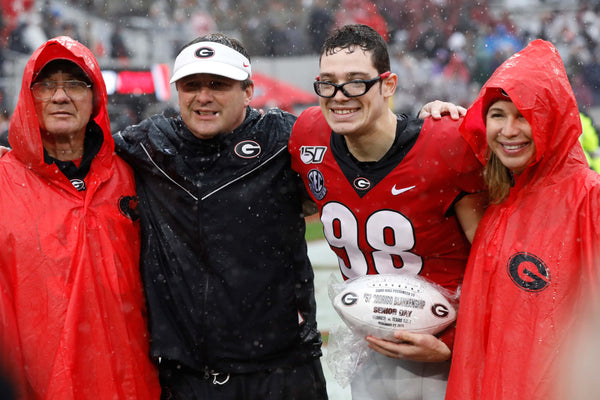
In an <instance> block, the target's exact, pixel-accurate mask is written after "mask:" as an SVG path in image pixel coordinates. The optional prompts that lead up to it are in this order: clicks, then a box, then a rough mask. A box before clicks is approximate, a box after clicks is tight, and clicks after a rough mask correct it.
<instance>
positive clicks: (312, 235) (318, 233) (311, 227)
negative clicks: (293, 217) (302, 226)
mask: <svg viewBox="0 0 600 400" xmlns="http://www.w3.org/2000/svg"><path fill="white" fill-rule="evenodd" d="M305 220H306V235H305V238H306V241H307V242H310V241H311V240H319V239H324V238H325V236H323V225H322V224H321V220H320V219H319V217H318V216H317V215H314V216H310V217H308V218H306V219H305Z"/></svg>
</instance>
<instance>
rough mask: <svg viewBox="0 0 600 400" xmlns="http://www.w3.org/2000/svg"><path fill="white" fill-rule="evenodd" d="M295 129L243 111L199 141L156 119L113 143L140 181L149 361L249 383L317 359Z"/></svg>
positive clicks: (275, 114)
mask: <svg viewBox="0 0 600 400" xmlns="http://www.w3.org/2000/svg"><path fill="white" fill-rule="evenodd" d="M294 121H295V117H294V116H293V115H291V114H288V113H285V112H282V111H280V110H271V111H269V112H267V113H266V114H265V115H264V116H262V115H261V114H260V113H259V112H258V111H256V110H254V109H251V108H248V109H247V115H246V119H245V120H244V122H243V123H242V125H241V126H240V127H238V128H237V129H236V130H234V131H233V132H232V133H229V134H222V135H218V136H217V137H215V138H213V139H208V140H200V139H197V138H196V137H195V136H193V135H192V133H191V132H190V131H189V130H188V129H187V127H186V126H185V124H184V123H183V121H182V119H181V117H177V118H166V117H164V116H162V115H156V116H153V117H151V118H149V119H147V120H145V121H144V122H142V123H141V124H140V125H137V126H133V127H129V128H127V129H126V130H124V131H123V132H121V133H118V134H116V135H115V141H116V145H117V149H118V153H119V155H121V156H122V157H123V158H124V159H125V160H126V161H128V162H129V164H130V165H131V166H132V168H133V169H134V171H135V176H136V185H137V192H138V197H139V202H140V207H138V209H139V210H140V221H141V226H142V257H141V258H142V274H143V278H144V285H145V289H146V297H147V301H148V309H149V325H150V333H151V352H152V356H154V357H162V358H165V359H169V360H174V361H178V362H181V363H183V364H185V365H186V366H188V367H191V368H193V369H195V370H197V371H204V370H206V369H207V368H208V369H212V370H215V371H217V372H225V373H243V372H251V371H260V370H266V369H272V368H277V367H282V366H289V365H294V364H297V363H298V362H304V361H306V360H310V359H314V358H318V357H319V356H320V355H321V350H320V346H321V337H320V334H319V332H318V330H317V326H316V315H315V314H316V306H315V299H314V286H313V278H314V275H313V271H312V267H311V265H310V261H309V259H308V256H307V249H306V243H305V241H304V220H303V218H302V210H301V202H302V190H304V189H303V187H302V183H301V181H300V179H299V177H298V176H297V175H296V173H295V172H293V171H292V169H291V167H290V159H289V153H288V151H287V141H288V137H289V134H290V132H291V129H292V125H293V123H294ZM299 321H300V322H299Z"/></svg>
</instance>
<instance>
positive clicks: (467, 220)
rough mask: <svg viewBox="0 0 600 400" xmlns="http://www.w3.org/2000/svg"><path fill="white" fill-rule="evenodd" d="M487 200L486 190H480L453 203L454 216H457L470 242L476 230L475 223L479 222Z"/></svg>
mask: <svg viewBox="0 0 600 400" xmlns="http://www.w3.org/2000/svg"><path fill="white" fill-rule="evenodd" d="M487 200H488V194H487V192H480V193H474V194H469V195H466V196H463V198H461V199H460V200H459V201H457V202H456V204H454V212H455V213H456V218H458V222H459V223H460V226H461V228H462V230H463V232H464V233H465V236H466V237H467V239H469V242H471V243H472V242H473V237H474V236H475V231H476V230H477V224H479V221H480V220H481V217H482V216H483V212H484V211H485V207H486V206H487Z"/></svg>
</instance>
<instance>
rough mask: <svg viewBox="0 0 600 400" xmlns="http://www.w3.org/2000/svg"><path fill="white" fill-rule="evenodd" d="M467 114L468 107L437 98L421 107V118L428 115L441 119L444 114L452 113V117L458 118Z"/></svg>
mask: <svg viewBox="0 0 600 400" xmlns="http://www.w3.org/2000/svg"><path fill="white" fill-rule="evenodd" d="M465 114H467V109H466V108H464V107H461V106H457V105H456V104H454V103H449V102H446V101H440V100H435V101H432V102H430V103H427V104H425V105H424V106H423V108H421V111H420V112H419V119H425V118H427V117H432V118H433V119H441V118H442V116H443V115H450V118H452V119H453V120H457V119H459V118H460V117H464V116H465Z"/></svg>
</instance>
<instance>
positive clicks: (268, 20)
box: [0, 0, 600, 132]
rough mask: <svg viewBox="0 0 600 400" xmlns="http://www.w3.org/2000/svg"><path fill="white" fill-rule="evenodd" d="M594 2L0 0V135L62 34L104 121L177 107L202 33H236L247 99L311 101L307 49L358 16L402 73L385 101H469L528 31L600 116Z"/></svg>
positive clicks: (300, 105) (281, 103)
mask: <svg viewBox="0 0 600 400" xmlns="http://www.w3.org/2000/svg"><path fill="white" fill-rule="evenodd" d="M599 3H600V2H598V1H595V0H479V1H474V0H375V1H370V0H254V1H251V2H250V1H239V0H56V1H53V0H0V5H1V8H0V12H1V17H0V31H1V34H0V96H1V98H0V132H1V131H2V130H4V129H6V128H5V126H6V124H7V121H8V118H9V117H10V114H11V112H12V110H13V108H14V105H15V103H16V97H17V94H18V89H19V87H20V82H21V76H22V71H23V68H24V64H25V61H26V60H27V58H28V57H29V55H30V54H31V53H32V51H33V50H34V49H35V48H37V47H38V46H39V45H40V44H41V43H43V42H44V41H45V40H47V39H49V38H52V37H55V36H59V35H68V36H71V37H73V38H75V39H77V40H79V41H80V42H82V43H84V44H85V45H86V46H88V47H89V48H90V49H92V50H93V52H94V54H95V55H96V57H97V58H98V60H99V62H100V65H101V67H102V69H103V71H104V76H105V80H106V83H107V88H108V90H109V94H110V106H111V121H112V125H113V130H114V131H116V130H119V129H121V128H123V127H125V126H127V125H129V124H131V123H135V122H137V121H139V120H140V119H142V118H144V117H146V116H149V115H152V114H154V113H157V112H162V111H164V110H167V111H168V110H172V109H176V107H177V103H176V93H174V92H175V91H174V88H173V87H172V86H170V85H169V84H168V78H169V74H170V69H171V66H172V63H173V60H174V58H175V56H176V54H177V53H178V51H179V50H180V48H181V46H182V45H184V44H185V43H187V42H189V41H190V40H192V39H194V38H195V37H197V36H199V35H202V34H205V33H208V32H215V31H218V32H223V33H226V34H229V35H231V36H233V37H236V38H238V39H240V40H241V41H242V42H243V43H244V44H245V46H246V47H247V49H248V50H249V52H250V54H251V58H252V65H253V71H254V73H255V75H254V78H255V81H256V96H255V101H254V102H253V106H255V107H260V108H267V107H271V106H278V107H280V108H284V109H286V110H288V111H291V112H293V113H296V114H297V113H299V112H301V111H302V110H303V109H304V108H305V107H307V106H309V105H312V104H316V103H317V98H316V96H315V95H314V93H313V92H312V86H311V85H312V81H313V80H314V78H315V76H316V75H317V74H318V60H317V57H316V55H317V54H318V52H319V49H320V46H321V44H322V42H323V40H324V38H325V37H326V36H327V35H328V33H329V32H330V30H331V29H333V28H335V27H337V26H340V25H343V24H347V23H365V24H367V25H370V26H372V27H373V28H375V29H377V30H378V31H379V32H380V33H381V34H382V36H383V37H384V38H385V39H386V40H387V41H388V43H389V46H390V51H391V57H392V71H393V72H396V73H398V74H399V76H400V80H399V88H398V91H397V94H396V96H395V98H394V100H393V104H392V107H393V108H394V110H395V111H397V112H404V113H408V114H416V112H417V111H418V109H420V107H421V106H422V105H423V104H424V103H426V102H428V101H430V100H434V99H445V100H449V101H453V102H455V103H458V104H462V105H464V106H468V105H469V104H470V102H471V101H472V100H473V99H474V97H475V95H476V93H477V92H478V90H479V88H480V86H481V84H482V83H483V82H485V80H486V79H487V78H488V77H489V75H490V74H491V72H492V71H493V70H494V69H495V68H496V66H498V65H499V64H500V63H501V62H502V61H504V60H505V59H506V58H507V57H508V56H510V55H511V54H513V53H514V52H516V51H518V50H520V49H521V48H522V47H524V46H525V45H526V44H527V43H528V42H529V41H531V40H533V39H535V38H543V39H546V40H550V41H551V42H553V43H554V45H555V46H556V47H557V48H558V50H559V52H560V54H561V56H562V57H563V60H564V62H565V65H566V67H567V71H568V73H569V77H570V79H571V84H572V85H573V89H574V90H575V93H576V97H577V99H578V102H579V104H580V107H581V109H582V111H584V112H586V113H587V114H588V115H591V116H592V117H593V119H594V120H600V115H599V113H598V111H597V110H600V4H599Z"/></svg>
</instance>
